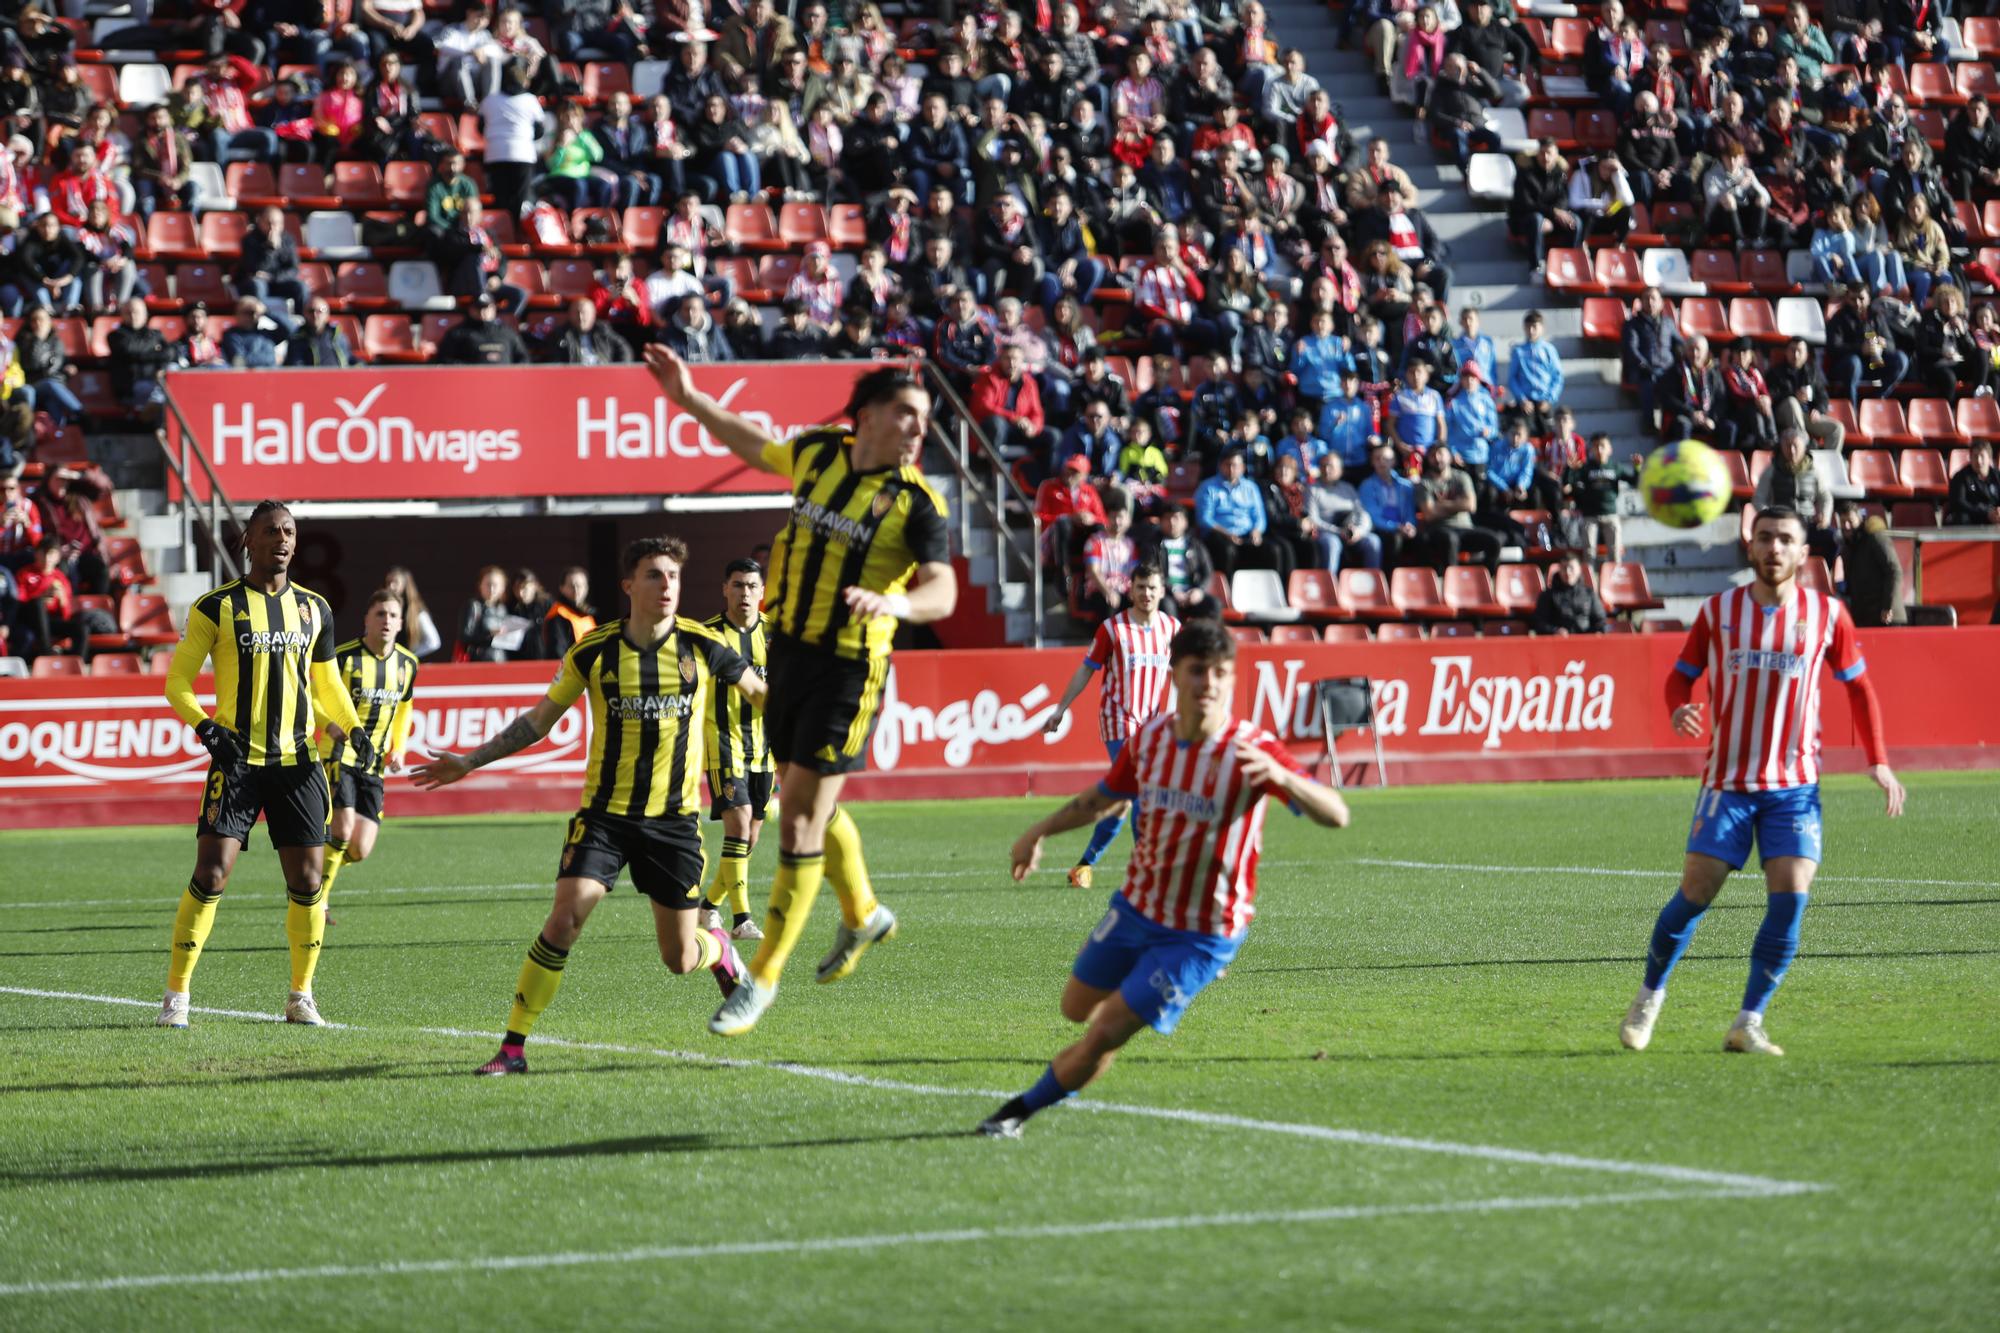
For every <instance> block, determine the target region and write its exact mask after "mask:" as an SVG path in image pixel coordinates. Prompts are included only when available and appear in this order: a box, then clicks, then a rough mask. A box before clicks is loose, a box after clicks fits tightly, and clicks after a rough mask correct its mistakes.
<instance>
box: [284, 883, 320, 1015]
mask: <svg viewBox="0 0 2000 1333" xmlns="http://www.w3.org/2000/svg"><path fill="white" fill-rule="evenodd" d="M325 938H326V885H324V884H322V885H320V886H319V888H318V889H316V890H315V891H314V892H313V894H312V896H311V897H308V898H301V897H299V896H298V895H297V894H292V895H291V901H290V902H289V903H287V904H285V940H286V942H287V943H289V944H290V945H291V946H292V989H293V990H295V991H298V992H300V993H301V994H311V993H312V988H313V969H314V968H316V967H318V966H319V946H320V941H321V940H323V939H325Z"/></svg>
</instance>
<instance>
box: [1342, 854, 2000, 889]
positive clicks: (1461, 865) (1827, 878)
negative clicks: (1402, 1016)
mask: <svg viewBox="0 0 2000 1333" xmlns="http://www.w3.org/2000/svg"><path fill="white" fill-rule="evenodd" d="M1349 864H1351V865H1357V866H1374V867H1376V868H1378V869H1383V870H1476V871H1479V872H1480V873H1482V874H1510V875H1608V876H1614V877H1616V878H1618V879H1657V880H1659V881H1660V882H1662V883H1665V882H1667V881H1668V880H1674V881H1676V882H1678V880H1679V877H1680V871H1679V870H1678V869H1677V868H1675V867H1671V866H1669V867H1666V868H1663V869H1660V870H1632V869H1629V868H1616V867H1612V866H1508V865H1478V864H1474V863H1471V862H1463V861H1396V860H1386V859H1383V858H1381V857H1373V856H1361V857H1356V858H1355V859H1354V860H1353V861H1352V862H1350V863H1349ZM1750 873H1751V874H1753V875H1754V874H1755V873H1756V872H1754V871H1752V872H1750ZM1813 883H1815V884H1902V885H1908V886H1911V887H1917V886H1923V887H1929V888H1954V889H2000V883H1995V882H1994V881H1992V880H1988V879H1891V878H1888V877H1885V876H1881V875H1814V876H1813Z"/></svg>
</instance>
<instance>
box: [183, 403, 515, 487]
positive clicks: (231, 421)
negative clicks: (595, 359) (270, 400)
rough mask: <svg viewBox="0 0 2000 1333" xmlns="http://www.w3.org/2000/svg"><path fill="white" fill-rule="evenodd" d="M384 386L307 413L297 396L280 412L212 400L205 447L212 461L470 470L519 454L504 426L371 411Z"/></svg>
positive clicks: (510, 430) (511, 430) (269, 465)
mask: <svg viewBox="0 0 2000 1333" xmlns="http://www.w3.org/2000/svg"><path fill="white" fill-rule="evenodd" d="M388 387H389V386H388V385H387V384H378V385H376V386H375V387H374V388H372V389H370V390H369V391H368V392H367V393H365V394H363V395H362V396H361V399H360V401H358V402H351V401H349V400H348V399H346V398H340V397H336V398H335V399H334V400H333V401H334V404H335V406H337V407H338V408H339V409H340V411H341V415H340V416H315V417H310V418H309V417H307V416H306V409H305V405H304V404H303V403H294V404H292V407H291V410H290V411H289V412H287V413H285V414H283V415H280V416H259V415H258V414H257V409H256V404H254V403H252V402H242V403H233V404H222V403H217V404H216V405H215V407H214V409H213V411H212V412H211V414H210V420H209V439H208V443H209V447H210V448H211V449H213V450H214V452H215V461H216V464H217V465H218V466H222V465H226V464H228V463H229V462H230V461H231V459H232V458H233V459H234V460H235V461H236V462H237V463H238V464H239V465H243V466H261V467H290V466H298V465H301V464H306V463H314V464H339V463H346V464H353V465H357V466H363V467H366V466H370V465H378V466H379V465H389V466H395V465H398V464H401V465H405V466H408V465H412V464H430V463H449V464H453V465H455V466H457V467H458V468H460V469H462V470H463V471H465V472H468V473H471V472H477V471H478V470H479V469H480V468H481V467H483V466H485V465H487V464H491V463H511V462H514V461H515V460H516V459H518V458H520V456H521V432H520V431H518V430H516V429H513V428H511V427H510V428H507V429H502V430H491V429H484V428H480V427H456V426H454V427H447V428H445V429H442V430H423V429H419V428H418V426H417V424H416V422H414V421H412V420H411V419H410V418H409V417H407V416H401V415H396V414H392V413H381V414H377V413H375V411H374V408H375V405H376V403H377V401H378V400H380V399H381V397H382V395H383V393H384V392H385V391H386V390H387V389H388Z"/></svg>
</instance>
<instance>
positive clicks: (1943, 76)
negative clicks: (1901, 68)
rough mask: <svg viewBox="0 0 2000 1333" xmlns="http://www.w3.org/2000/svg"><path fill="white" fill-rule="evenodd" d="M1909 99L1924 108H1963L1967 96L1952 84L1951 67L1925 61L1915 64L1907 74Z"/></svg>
mask: <svg viewBox="0 0 2000 1333" xmlns="http://www.w3.org/2000/svg"><path fill="white" fill-rule="evenodd" d="M1907 77H1908V78H1909V81H1910V92H1909V98H1910V100H1911V101H1912V102H1916V103H1920V104H1922V105H1924V106H1963V105H1965V100H1966V99H1965V94H1964V93H1962V92H1960V91H1959V90H1958V88H1957V86H1956V85H1955V84H1954V83H1953V82H1952V78H1951V67H1950V66H1949V65H1945V64H1939V63H1934V62H1932V61H1928V60H1924V61H1917V62H1915V63H1913V64H1912V65H1911V66H1910V67H1909V70H1908V72H1907Z"/></svg>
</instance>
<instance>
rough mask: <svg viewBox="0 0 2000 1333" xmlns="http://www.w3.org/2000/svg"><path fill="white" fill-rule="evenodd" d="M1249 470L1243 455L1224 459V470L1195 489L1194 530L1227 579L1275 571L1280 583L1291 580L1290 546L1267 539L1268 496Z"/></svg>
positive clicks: (1238, 453) (1236, 453)
mask: <svg viewBox="0 0 2000 1333" xmlns="http://www.w3.org/2000/svg"><path fill="white" fill-rule="evenodd" d="M1247 470H1248V465H1247V464H1246V462H1245V461H1244V458H1243V453H1242V451H1241V450H1239V449H1231V450H1230V451H1229V452H1228V453H1226V454H1224V455H1223V456H1222V470H1221V471H1220V472H1218V473H1217V474H1216V475H1215V476H1213V477H1210V478H1209V479H1208V480H1207V481H1204V482H1203V483H1202V484H1201V485H1200V486H1198V487H1196V488H1195V492H1194V522H1195V528H1196V530H1197V531H1199V532H1200V534H1201V540H1202V542H1203V544H1204V545H1206V546H1207V547H1208V553H1209V555H1210V557H1211V558H1212V559H1213V560H1214V561H1215V571H1216V573H1218V574H1220V575H1222V577H1223V578H1224V579H1225V580H1227V579H1229V578H1230V577H1232V576H1233V575H1234V574H1235V573H1236V571H1237V570H1239V569H1274V570H1276V571H1277V572H1278V577H1279V578H1280V579H1289V578H1290V577H1291V574H1292V566H1293V559H1292V550H1291V547H1290V546H1289V545H1288V544H1286V543H1284V542H1268V541H1266V540H1264V537H1265V529H1266V527H1267V526H1268V525H1267V523H1266V519H1265V514H1264V496H1263V492H1262V491H1261V489H1260V488H1259V487H1258V485H1257V483H1256V482H1254V481H1251V480H1250V478H1249V477H1247V476H1246V475H1244V474H1245V472H1246V471H1247Z"/></svg>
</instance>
